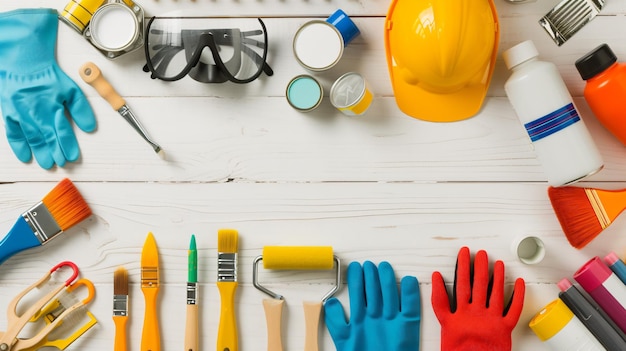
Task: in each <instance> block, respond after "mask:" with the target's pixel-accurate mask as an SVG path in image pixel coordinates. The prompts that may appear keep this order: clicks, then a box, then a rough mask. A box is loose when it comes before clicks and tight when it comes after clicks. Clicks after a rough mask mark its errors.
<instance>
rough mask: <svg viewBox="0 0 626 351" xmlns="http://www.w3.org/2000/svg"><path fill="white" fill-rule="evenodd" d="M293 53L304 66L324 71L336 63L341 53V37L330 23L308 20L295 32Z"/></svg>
mask: <svg viewBox="0 0 626 351" xmlns="http://www.w3.org/2000/svg"><path fill="white" fill-rule="evenodd" d="M293 53H294V55H295V56H296V60H298V62H299V63H300V64H301V65H302V66H303V67H304V68H306V69H308V70H311V71H315V72H319V71H325V70H327V69H330V68H331V67H333V66H334V65H336V64H337V62H339V59H340V58H341V56H342V55H343V38H342V36H341V33H339V30H338V29H337V28H335V27H334V26H333V25H332V24H330V23H328V22H326V21H322V20H313V21H309V22H307V23H305V24H304V25H303V26H302V27H300V28H299V29H298V31H297V32H296V35H295V36H294V39H293Z"/></svg>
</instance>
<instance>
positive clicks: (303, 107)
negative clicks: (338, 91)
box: [285, 74, 324, 112]
mask: <svg viewBox="0 0 626 351" xmlns="http://www.w3.org/2000/svg"><path fill="white" fill-rule="evenodd" d="M285 96H286V97H287V101H288V102H289V105H291V107H293V108H295V109H296V110H298V111H302V112H308V111H312V110H314V109H316V108H317V107H318V106H319V105H320V103H321V102H322V99H323V97H324V89H323V88H322V85H321V84H320V83H319V82H318V81H317V80H316V79H315V78H313V77H311V76H309V75H306V74H303V75H299V76H296V77H294V78H293V79H292V80H291V81H290V82H289V84H288V85H287V90H286V93H285Z"/></svg>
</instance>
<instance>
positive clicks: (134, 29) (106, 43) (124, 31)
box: [89, 3, 139, 52]
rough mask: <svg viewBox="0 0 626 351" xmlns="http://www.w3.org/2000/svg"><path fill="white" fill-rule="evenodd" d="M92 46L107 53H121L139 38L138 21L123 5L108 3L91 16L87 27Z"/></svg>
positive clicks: (130, 10)
mask: <svg viewBox="0 0 626 351" xmlns="http://www.w3.org/2000/svg"><path fill="white" fill-rule="evenodd" d="M89 31H90V36H91V40H92V42H93V44H94V45H95V46H96V47H98V48H100V49H102V50H104V51H107V52H122V51H124V50H126V49H128V48H129V47H130V46H132V45H133V43H135V42H136V41H137V38H138V37H139V21H138V19H137V16H135V13H134V12H133V10H132V9H131V8H129V7H128V6H126V5H125V4H120V3H109V4H106V5H103V6H101V7H100V8H99V9H98V11H96V12H95V13H94V14H93V17H92V18H91V23H90V25H89Z"/></svg>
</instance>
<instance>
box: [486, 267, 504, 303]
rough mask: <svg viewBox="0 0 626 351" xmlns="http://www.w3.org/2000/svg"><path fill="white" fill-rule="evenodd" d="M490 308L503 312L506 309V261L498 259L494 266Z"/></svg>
mask: <svg viewBox="0 0 626 351" xmlns="http://www.w3.org/2000/svg"><path fill="white" fill-rule="evenodd" d="M489 309H492V310H494V311H497V312H498V313H502V312H503V311H504V263H502V261H500V260H498V261H496V263H495V264H494V266H493V284H492V286H491V296H490V298H489Z"/></svg>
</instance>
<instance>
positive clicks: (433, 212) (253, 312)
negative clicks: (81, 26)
mask: <svg viewBox="0 0 626 351" xmlns="http://www.w3.org/2000/svg"><path fill="white" fill-rule="evenodd" d="M557 2H558V1H555V0H550V1H547V0H537V1H535V2H531V3H527V4H521V5H512V4H509V3H507V2H506V1H504V0H496V6H497V9H498V12H499V18H500V27H501V41H500V46H499V51H500V52H502V51H504V50H506V49H508V48H509V47H511V46H513V45H515V44H516V43H518V42H520V41H523V40H526V39H532V40H533V41H534V42H535V44H536V45H537V47H538V49H539V51H540V52H541V54H542V57H543V58H544V59H547V60H551V61H553V62H554V63H556V64H557V65H558V68H559V70H560V72H561V73H562V75H563V77H564V79H565V81H566V83H567V85H568V87H569V89H570V91H571V93H572V94H573V95H574V96H575V101H576V103H577V106H578V107H579V108H580V109H581V112H582V114H583V118H584V120H585V123H586V124H587V126H588V128H589V129H590V131H591V133H592V135H593V137H594V140H595V141H596V143H597V145H598V147H599V148H600V150H601V152H602V156H603V157H604V160H605V168H604V169H603V170H602V171H601V172H600V173H598V174H596V175H594V176H593V177H591V178H590V179H589V180H588V181H586V182H585V183H584V185H587V186H598V187H603V188H615V189H617V188H622V187H624V188H626V179H624V174H625V172H626V162H625V161H624V160H625V159H626V148H625V147H624V146H623V145H621V144H620V143H619V142H618V141H617V140H616V139H615V138H614V137H612V136H611V135H610V134H609V133H608V132H607V131H606V130H604V129H603V128H602V126H600V125H599V123H598V122H597V121H596V119H595V118H594V116H593V115H592V114H591V112H590V111H589V109H588V107H587V105H586V103H585V101H584V99H583V98H582V90H583V87H584V82H583V81H582V80H581V79H580V77H579V75H578V73H577V72H576V69H575V68H574V64H573V63H574V61H575V60H576V59H577V58H579V57H580V56H582V55H583V54H585V53H586V52H588V51H590V50H591V49H593V48H594V47H596V46H597V45H599V44H601V43H604V42H606V43H608V44H609V45H610V46H611V48H612V49H613V50H614V51H615V53H616V54H617V56H618V57H619V58H622V59H624V60H626V46H624V44H623V42H624V34H623V33H626V20H625V19H624V15H625V14H626V1H624V0H609V1H608V2H607V4H606V7H605V8H604V9H603V10H602V14H601V16H599V17H598V18H596V19H594V20H593V21H592V22H591V23H589V24H588V25H587V26H585V28H584V29H583V30H581V31H580V32H579V33H578V34H576V36H574V37H573V38H572V39H570V40H569V41H568V42H567V43H566V44H564V45H563V46H561V47H557V46H556V45H555V44H554V43H553V42H552V41H551V39H550V38H549V37H548V36H547V35H546V34H545V33H544V32H543V29H541V28H540V26H539V25H538V24H537V21H538V19H539V18H541V17H542V16H543V15H544V14H545V13H546V12H548V11H549V10H550V9H551V8H552V7H553V6H554V5H556V3H557ZM65 3H66V2H65V1H59V0H54V1H49V0H23V1H19V2H17V1H3V2H0V11H8V10H12V9H15V8H20V7H52V8H56V9H57V10H61V9H62V8H63V7H64V5H65ZM140 4H141V5H142V6H143V7H144V8H145V10H146V13H147V14H148V16H152V15H159V14H164V13H167V12H170V11H177V10H183V11H188V12H189V13H194V14H195V15H203V16H224V15H233V16H260V17H263V19H264V21H265V23H266V25H267V28H268V33H269V40H270V53H269V56H268V60H269V63H270V65H271V66H272V67H273V68H274V71H275V75H274V76H273V77H262V78H261V79H259V80H258V81H255V82H253V83H251V84H248V85H245V86H239V85H234V84H217V85H206V84H201V83H197V82H195V81H193V80H191V79H189V78H186V79H183V80H181V81H178V82H174V83H166V82H161V81H157V80H151V79H150V78H149V76H148V74H146V73H144V72H142V70H141V67H142V66H143V64H144V61H145V60H144V57H143V51H141V50H140V51H137V52H134V53H132V54H129V55H126V56H124V57H122V58H120V59H118V60H115V61H108V60H107V59H105V58H104V57H103V56H102V55H100V53H98V52H97V51H96V50H95V49H94V48H93V47H91V46H90V45H89V44H88V43H87V42H86V41H84V40H83V39H82V38H81V37H80V36H79V35H78V34H77V33H75V32H73V31H72V30H70V29H69V28H68V27H67V26H65V25H63V24H60V26H59V37H58V45H57V51H58V52H57V57H58V61H59V64H60V66H61V68H62V69H63V70H65V72H67V73H68V74H69V75H70V76H71V77H72V78H73V79H74V80H76V81H77V82H78V84H79V85H80V86H81V88H82V89H83V91H84V92H85V94H86V95H87V96H88V97H89V101H90V103H91V105H92V107H93V109H94V111H95V112H96V115H97V119H98V129H97V131H95V132H93V133H88V134H87V133H83V132H80V131H78V132H77V134H78V138H79V143H80V147H81V152H82V157H81V159H80V161H79V162H77V163H75V164H71V165H69V166H67V167H65V168H62V169H53V170H50V171H45V170H42V169H40V168H39V167H38V166H37V165H36V164H22V163H20V162H19V161H18V160H17V159H16V158H15V157H14V156H13V154H12V152H11V150H10V148H9V147H8V145H7V143H6V142H4V141H2V142H0V169H2V171H1V172H0V183H1V185H0V198H3V199H5V201H2V202H0V224H1V227H2V228H6V229H5V230H8V229H9V228H10V226H11V225H12V224H13V222H14V221H15V219H16V218H17V216H19V215H20V214H21V213H22V212H23V211H24V210H26V209H27V208H28V207H29V206H30V205H32V204H33V203H35V202H37V201H38V200H39V199H41V198H42V197H43V195H45V194H46V193H47V192H48V191H49V190H50V189H52V187H53V186H54V185H55V184H56V182H57V181H58V180H60V179H61V178H63V177H70V178H71V179H72V180H73V181H74V182H75V183H76V185H77V186H78V188H79V189H80V191H81V193H82V194H83V195H84V196H85V198H86V199H87V201H88V202H89V204H90V205H91V207H92V209H93V212H94V216H93V217H91V218H90V219H89V220H87V221H85V222H84V223H81V224H80V225H79V226H78V227H77V228H74V229H72V230H70V231H69V232H67V233H65V234H64V235H63V237H61V238H58V239H55V240H54V241H52V242H50V243H49V244H48V245H46V246H45V247H41V248H37V249H33V250H30V251H26V252H24V253H21V254H19V255H16V256H15V257H13V258H11V259H10V260H8V261H7V262H6V263H4V264H3V265H2V266H1V267H0V287H1V288H0V309H2V308H3V307H1V306H6V304H7V303H8V301H9V300H10V299H11V297H12V296H14V295H15V294H17V293H18V292H19V291H20V290H21V289H23V288H24V287H25V286H27V285H28V284H30V282H32V281H34V280H35V279H37V278H39V277H40V276H41V275H42V274H43V272H45V271H46V270H47V269H49V268H50V267H52V265H54V264H56V263H58V262H60V261H61V260H72V261H74V262H76V263H77V264H78V265H79V267H80V268H81V271H82V274H83V276H84V277H86V278H88V279H90V280H92V281H93V282H94V283H95V285H96V287H97V297H96V300H95V301H94V303H93V304H92V305H91V306H90V310H91V311H92V312H93V313H94V314H95V315H96V317H97V318H98V319H99V323H98V325H97V326H96V327H95V328H94V330H91V331H90V332H89V333H88V334H87V335H85V337H83V338H81V339H80V340H79V341H78V342H77V343H75V344H74V345H72V346H71V348H70V349H71V350H86V349H88V350H94V351H100V350H103V351H104V350H111V349H112V347H113V343H112V338H113V332H114V331H113V323H112V321H111V319H110V317H111V307H112V306H111V294H112V289H113V287H112V278H113V271H114V270H115V269H116V268H117V267H118V266H120V265H124V266H126V267H127V268H128V269H129V273H130V280H131V283H132V285H131V299H132V300H131V304H132V311H131V312H132V315H131V322H130V350H139V342H140V337H141V327H142V320H143V296H142V294H141V291H140V289H139V278H140V277H139V258H140V253H141V248H142V245H143V242H144V240H145V236H146V234H147V233H148V232H149V231H153V232H154V234H155V237H156V240H157V244H158V246H159V249H160V255H161V256H160V258H161V265H162V269H163V271H162V277H163V282H164V284H163V288H162V290H161V295H160V297H159V306H160V308H161V310H160V311H159V312H160V315H161V316H162V317H163V318H162V320H161V332H162V343H163V350H166V351H170V350H175V349H177V348H178V349H180V348H182V347H183V333H184V328H183V325H184V323H182V322H181V321H183V320H184V303H185V280H186V276H187V272H186V268H187V266H186V260H187V247H188V242H189V236H190V235H191V234H192V233H195V234H196V236H197V239H198V246H199V249H200V251H199V259H200V273H199V275H200V279H201V281H202V284H201V289H202V290H201V292H202V299H201V303H202V307H201V317H202V329H201V330H202V339H201V341H202V344H201V346H202V349H207V350H209V349H214V348H215V340H216V333H217V323H218V319H219V294H218V291H217V289H216V287H215V284H214V283H215V280H216V263H217V262H216V246H217V234H216V233H217V230H218V229H219V228H224V227H232V228H236V229H238V230H239V232H240V265H239V273H240V275H239V277H240V288H239V290H238V298H237V308H238V320H239V327H240V333H241V334H240V336H241V337H240V343H241V349H242V350H243V351H251V350H255V351H257V350H263V349H264V347H262V346H264V345H265V342H266V334H265V317H264V314H263V308H262V305H261V301H262V300H263V299H264V298H265V295H264V294H262V293H261V292H260V291H258V290H256V289H255V288H254V287H253V286H252V284H251V276H252V260H253V259H254V257H256V256H257V255H259V254H260V253H261V250H262V247H263V246H264V245H332V246H333V248H334V250H335V252H336V254H337V255H338V256H339V257H340V258H341V259H342V261H343V263H344V269H345V266H346V265H347V263H348V262H350V261H353V260H358V261H363V260H367V259H369V260H372V261H374V262H380V261H382V260H388V261H389V262H391V263H392V265H393V266H394V268H395V269H396V271H397V275H398V277H400V276H403V275H415V276H416V277H417V278H418V279H419V281H420V288H421V293H422V311H423V321H422V327H421V349H422V350H438V349H439V332H440V329H439V324H438V322H437V320H436V318H435V316H434V314H433V312H432V308H431V305H430V292H431V289H430V286H431V284H430V283H431V281H430V277H431V273H432V272H433V271H434V270H441V271H442V273H443V275H444V277H445V278H446V279H447V280H448V281H450V280H451V279H452V277H453V271H454V263H455V257H456V254H457V251H458V249H459V248H460V247H461V246H463V245H467V246H469V247H470V249H472V251H473V252H475V251H477V250H478V249H486V250H487V252H488V253H489V255H490V258H491V260H492V261H493V260H495V259H501V260H503V261H504V262H505V264H506V269H507V270H506V272H507V283H508V284H509V289H510V284H511V283H512V282H513V280H514V279H515V278H516V277H523V278H524V279H525V280H526V282H527V296H526V299H525V306H524V311H523V314H522V317H521V319H520V322H519V324H518V326H517V328H516V329H515V331H514V335H513V342H514V346H513V349H514V350H542V349H545V347H544V346H543V345H542V344H541V343H540V342H539V340H538V339H537V338H536V337H535V335H534V334H533V333H532V331H530V329H529V328H528V327H527V324H528V321H529V320H530V318H531V317H532V316H533V315H534V313H536V312H537V311H538V310H539V309H540V308H541V307H542V306H544V305H545V304H547V303H548V302H549V301H551V300H552V299H554V298H556V296H557V293H558V289H557V287H556V285H555V283H556V282H557V281H558V280H560V279H561V278H564V277H571V275H572V273H573V272H574V271H575V270H576V269H577V268H578V267H579V266H580V265H582V264H583V263H584V262H585V261H586V260H588V259H589V258H591V257H593V256H594V255H601V256H603V255H605V254H606V253H608V252H609V251H610V250H614V251H615V252H616V253H618V254H619V255H620V256H622V257H624V256H625V255H626V238H625V237H624V235H623V234H622V233H623V232H624V231H625V230H626V219H619V220H618V221H616V222H615V223H614V224H613V225H612V226H611V227H609V229H607V230H606V231H605V232H604V233H602V235H601V236H599V237H598V238H597V239H596V240H595V241H593V242H592V243H591V244H590V245H589V246H588V247H586V248H584V249H583V250H576V249H573V248H571V247H570V246H569V244H568V243H567V241H566V239H565V237H564V235H563V234H562V232H561V229H560V227H559V224H558V222H557V220H556V218H555V216H554V214H553V211H552V208H551V206H550V203H549V201H548V198H547V195H546V188H547V184H546V182H545V177H544V175H543V172H542V169H541V165H540V164H539V163H538V161H537V160H536V158H535V156H534V154H533V150H532V146H531V145H530V143H529V141H528V139H527V137H526V134H525V131H524V130H523V128H522V127H521V126H520V124H519V122H518V120H517V117H516V116H515V113H514V112H513V110H512V108H511V106H510V104H509V102H508V100H507V98H506V95H505V94H504V90H503V84H504V82H505V81H506V79H507V77H508V74H509V73H508V72H507V70H506V68H505V66H504V63H503V62H502V60H501V59H500V58H499V59H498V62H497V66H496V72H495V74H494V77H493V80H492V83H491V86H490V90H489V94H488V95H489V96H488V98H487V99H486V101H485V104H484V107H483V109H482V110H481V112H480V113H479V114H478V115H477V116H475V117H473V118H471V119H468V120H465V121H462V122H456V123H449V124H436V123H429V122H423V121H419V120H415V119H412V118H410V117H408V116H406V115H404V114H403V113H401V112H400V111H399V109H398V108H397V106H396V104H395V100H394V97H393V90H392V88H391V84H390V81H389V76H388V72H387V65H386V59H385V53H384V42H383V34H384V32H383V23H384V17H385V14H386V11H387V7H388V6H389V2H388V1H380V0H363V1H333V0H328V1H315V0H314V1H298V0H281V1H277V0H259V1H252V0H241V1H232V0H212V1H207V0H196V1H190V0H178V1H175V0H158V1H157V0H144V1H142V2H140ZM337 8H342V9H343V10H344V11H346V12H347V13H348V14H349V15H351V16H352V17H353V19H354V21H355V22H356V23H357V25H358V27H359V28H360V30H361V36H359V37H357V38H356V39H355V41H354V42H353V43H351V44H350V46H349V47H348V48H347V49H346V51H345V54H344V57H343V58H342V60H341V62H340V63H339V65H337V66H336V67H334V68H333V69H331V70H330V71H328V72H325V73H323V74H316V77H318V78H319V79H320V80H321V81H322V83H323V85H324V87H325V88H326V91H328V90H329V88H330V85H331V84H332V82H333V81H334V79H336V78H337V77H338V76H340V75H341V74H343V73H345V72H346V71H349V70H352V71H357V72H359V73H361V74H362V75H364V76H365V77H366V79H367V80H368V82H369V83H370V84H371V87H372V90H373V93H374V95H375V99H374V102H373V104H372V106H371V109H370V110H369V111H368V113H367V114H366V115H364V116H361V117H347V116H344V115H342V114H341V113H340V112H339V111H337V110H335V109H334V108H333V107H332V106H330V103H329V102H328V99H325V101H324V103H323V105H322V106H321V107H320V108H319V109H317V110H315V111H314V112H312V113H308V114H303V113H299V112H296V111H295V110H293V109H292V108H291V107H290V106H289V105H288V104H287V102H286V100H285V98H284V90H285V87H286V85H287V83H288V81H289V80H290V79H291V78H292V77H294V76H296V75H298V74H301V73H305V72H306V71H305V70H304V69H303V68H302V67H300V66H299V65H298V63H297V62H296V61H295V59H294V57H293V54H292V52H291V39H292V37H293V34H294V33H295V31H296V30H297V28H298V27H299V26H300V25H302V24H303V23H305V22H306V21H308V20H310V19H313V18H325V17H327V16H328V15H329V14H330V13H332V12H333V11H334V10H336V9H337ZM87 61H93V62H95V63H96V64H98V65H99V66H100V68H101V69H102V71H103V73H104V75H105V76H106V77H107V78H108V80H109V81H110V82H111V83H112V84H113V86H114V87H115V88H116V89H117V90H118V91H119V92H120V93H121V95H123V96H124V97H125V98H126V99H127V102H128V105H129V106H130V107H131V108H132V109H133V110H134V112H135V113H136V114H137V116H138V118H139V119H140V120H141V122H142V123H143V124H144V126H145V127H146V129H147V130H148V131H149V132H150V134H151V135H152V136H153V137H154V139H155V140H156V141H157V142H158V143H160V144H161V146H163V148H164V149H165V150H166V152H167V154H168V161H167V162H164V161H162V160H161V159H159V158H158V157H157V156H155V155H154V153H153V151H152V149H151V148H150V147H149V146H148V145H147V144H146V143H145V142H144V141H143V140H142V139H141V138H140V137H139V136H138V135H137V134H136V133H135V131H134V130H132V129H131V128H130V127H129V126H128V125H127V124H126V122H125V121H124V120H123V119H122V118H120V117H119V116H118V115H117V113H116V112H114V111H113V110H112V109H111V108H110V107H109V105H108V104H107V103H106V102H104V100H103V99H102V98H100V97H99V96H98V95H97V94H96V93H95V91H94V90H93V89H92V88H91V87H90V86H88V85H87V84H85V83H83V82H82V80H80V78H79V76H78V72H77V70H78V67H80V66H81V65H82V64H83V63H85V62H87ZM2 134H3V133H2ZM1 139H2V140H6V139H5V137H4V136H2V138H1ZM522 234H532V235H537V236H540V237H541V238H542V239H543V240H544V241H545V242H546V245H547V255H546V258H545V259H544V261H542V262H541V263H540V264H538V265H535V266H526V265H524V264H521V263H520V262H518V261H517V260H516V259H515V257H514V256H513V255H512V254H511V251H510V244H511V242H512V240H513V238H514V237H515V236H517V235H522ZM262 274H263V275H262V279H263V281H264V282H265V281H267V282H268V285H269V286H271V288H272V289H273V290H276V291H279V292H281V293H283V294H284V295H285V296H287V309H286V311H285V314H284V320H283V323H284V325H285V326H288V328H287V327H286V328H285V330H284V339H285V346H286V349H287V350H301V349H303V340H304V321H303V316H302V308H301V306H300V303H301V301H303V300H316V299H319V298H321V296H322V295H323V294H324V292H326V291H327V290H328V289H329V288H330V284H331V283H332V278H330V277H329V276H328V274H326V273H313V274H288V273H283V274H277V273H275V272H262ZM338 297H339V298H340V299H341V300H342V301H343V302H345V303H346V304H347V302H348V300H347V291H346V289H345V286H343V287H342V290H341V291H340V293H339V294H338ZM4 328H6V319H5V318H0V330H3V329H4ZM322 330H323V331H322V335H321V344H322V350H325V351H329V350H334V347H333V344H332V341H331V339H330V337H329V335H328V332H327V331H326V330H325V328H323V326H322Z"/></svg>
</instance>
